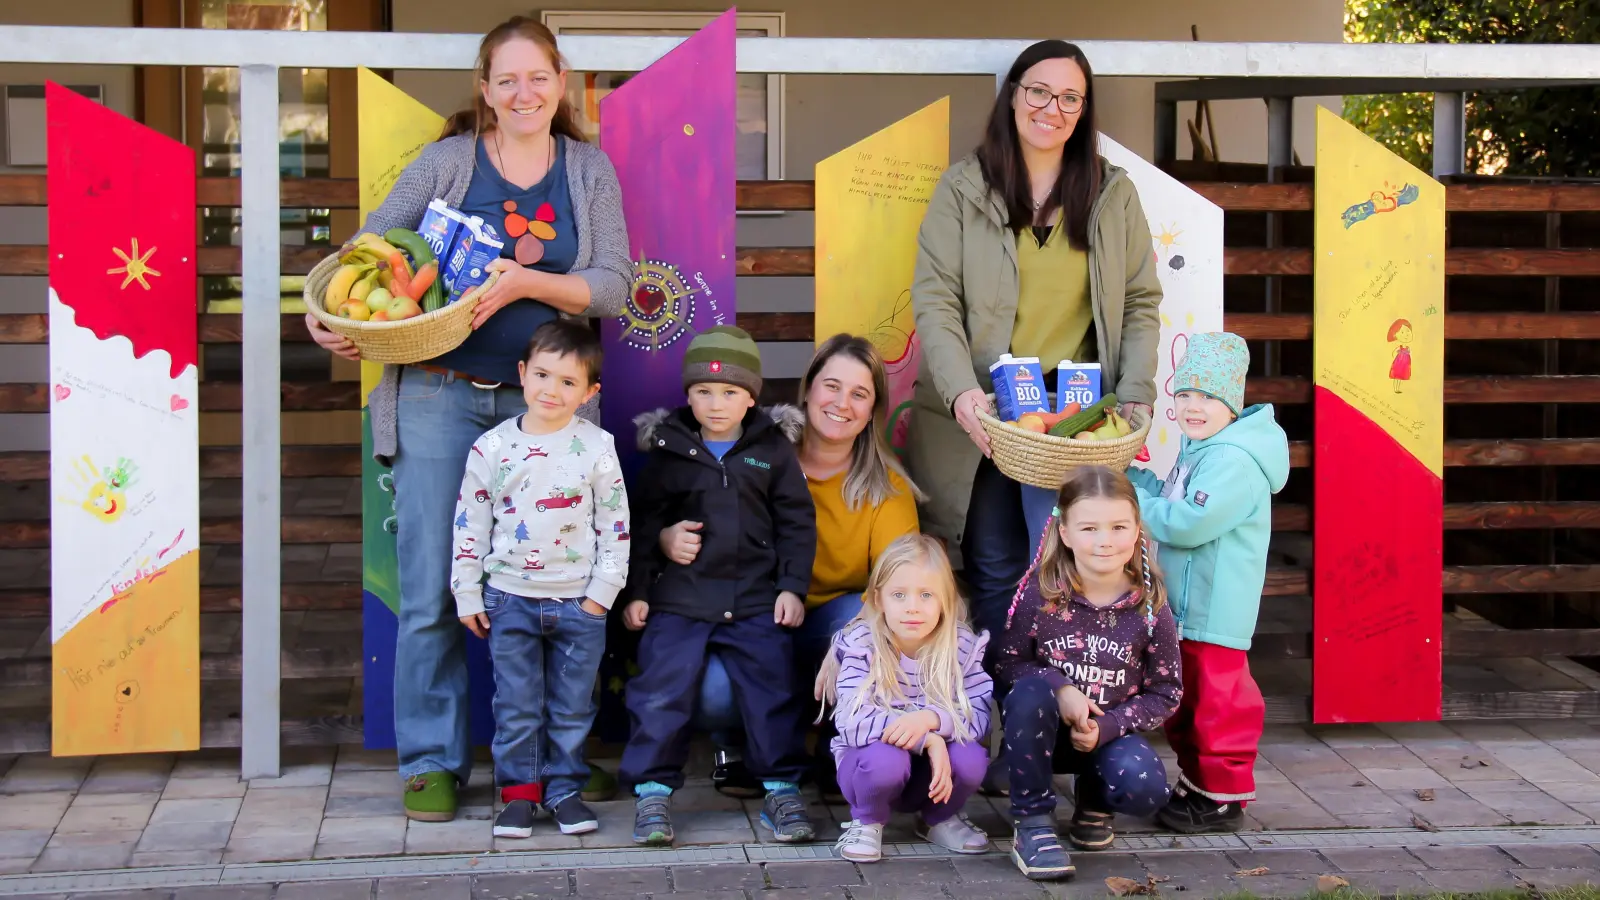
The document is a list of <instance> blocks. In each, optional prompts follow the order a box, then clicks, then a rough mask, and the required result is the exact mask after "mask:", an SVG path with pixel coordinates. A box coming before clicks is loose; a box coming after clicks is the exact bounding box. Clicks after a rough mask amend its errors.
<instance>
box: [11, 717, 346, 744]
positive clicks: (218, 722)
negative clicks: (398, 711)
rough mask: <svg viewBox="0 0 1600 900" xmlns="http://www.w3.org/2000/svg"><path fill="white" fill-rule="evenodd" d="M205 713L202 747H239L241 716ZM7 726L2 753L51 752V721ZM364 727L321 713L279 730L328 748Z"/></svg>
mask: <svg viewBox="0 0 1600 900" xmlns="http://www.w3.org/2000/svg"><path fill="white" fill-rule="evenodd" d="M202 708H203V707H202ZM201 716H202V718H201V719H200V746H201V748H203V749H207V750H210V749H217V748H230V747H237V746H239V741H240V737H241V733H242V729H241V725H240V721H239V718H238V717H237V716H228V717H219V718H210V717H207V716H206V714H205V713H204V712H202V714H201ZM6 726H7V727H6V728H4V729H0V753H6V754H12V753H49V752H50V723H49V722H48V721H43V720H40V721H12V720H8V721H7V722H6ZM361 727H362V725H361V717H360V716H358V715H348V716H319V717H316V718H309V719H284V720H283V724H282V725H281V726H280V728H279V731H278V733H279V734H280V735H281V736H282V741H283V744H284V746H287V747H326V746H332V745H334V744H359V743H361Z"/></svg>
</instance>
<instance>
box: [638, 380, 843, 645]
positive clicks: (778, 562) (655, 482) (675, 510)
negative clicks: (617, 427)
mask: <svg viewBox="0 0 1600 900" xmlns="http://www.w3.org/2000/svg"><path fill="white" fill-rule="evenodd" d="M774 413H776V414H778V416H779V418H781V419H784V420H785V425H786V426H790V425H791V423H792V422H794V421H795V420H797V419H798V417H797V416H794V415H793V414H792V410H786V409H783V408H782V407H780V408H777V409H775V410H774ZM634 422H635V423H636V424H637V425H638V426H639V448H640V449H641V450H645V451H648V453H649V457H648V458H647V459H646V460H645V464H644V467H643V469H642V470H641V471H640V472H639V476H638V478H637V479H636V480H635V485H634V487H633V488H631V489H630V490H629V497H628V506H629V511H630V512H631V514H632V516H633V534H634V542H633V557H632V561H631V563H630V572H629V574H630V579H629V580H630V583H631V587H630V591H631V593H632V596H633V597H634V598H635V599H640V600H645V601H647V602H649V604H650V611H651V612H652V613H655V612H658V611H663V612H670V613H673V614H675V615H680V616H685V617H687V618H691V619H699V620H702V621H706V622H727V621H733V620H735V619H745V618H749V617H751V616H758V615H764V616H770V615H772V611H773V607H774V605H775V604H776V602H777V599H778V592H779V591H793V592H794V593H796V594H798V595H799V596H800V597H802V598H804V597H805V595H806V591H807V590H808V589H809V588H810V586H811V563H812V559H813V557H815V555H816V552H817V513H816V508H815V507H814V506H812V503H811V492H810V490H808V489H807V487H806V478H805V473H804V472H802V471H801V469H800V458H799V456H797V455H796V454H795V449H794V444H793V443H792V441H791V438H790V437H789V436H787V435H786V434H785V433H784V431H783V429H781V428H780V427H779V426H778V424H777V422H775V421H774V420H773V417H772V416H771V415H768V413H767V412H766V411H765V410H762V409H759V408H757V409H751V410H750V411H749V412H748V413H746V414H745V417H744V432H743V434H742V435H741V436H740V438H739V442H738V443H737V444H735V445H734V446H733V448H732V449H731V450H729V451H728V452H727V453H726V454H724V456H723V457H722V460H721V461H720V462H719V461H718V460H717V458H716V456H714V455H713V454H712V453H711V451H710V450H708V449H706V445H705V442H704V441H703V440H701V438H700V424H699V423H698V422H696V421H695V418H694V413H693V412H692V411H691V410H690V409H689V407H687V406H684V407H680V408H679V409H676V410H673V411H671V412H668V411H666V410H657V411H656V412H654V413H646V414H644V415H642V416H639V417H638V418H636V419H634ZM685 519H689V520H692V521H696V522H702V523H704V527H703V528H701V530H700V553H699V555H698V556H696V557H695V560H694V562H692V563H690V564H689V565H687V566H681V565H678V564H677V563H674V562H671V561H670V560H668V559H667V558H666V555H665V554H663V553H662V552H661V543H660V535H661V531H662V529H664V528H667V527H668V526H671V525H674V524H676V523H678V522H680V521H683V520H685Z"/></svg>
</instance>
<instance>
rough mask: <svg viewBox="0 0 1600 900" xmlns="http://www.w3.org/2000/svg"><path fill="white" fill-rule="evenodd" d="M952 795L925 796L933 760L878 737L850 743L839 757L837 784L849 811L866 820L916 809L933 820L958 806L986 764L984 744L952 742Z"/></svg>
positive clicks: (926, 819)
mask: <svg viewBox="0 0 1600 900" xmlns="http://www.w3.org/2000/svg"><path fill="white" fill-rule="evenodd" d="M949 749H950V799H949V800H946V801H945V802H943V803H934V802H933V801H932V800H929V799H928V785H929V783H930V782H931V781H932V779H933V766H932V765H930V764H929V763H928V758H927V757H926V756H922V755H920V754H914V753H911V752H910V751H908V750H901V749H900V748H899V747H896V746H894V745H893V744H885V743H883V742H882V741H878V742H876V743H873V744H869V745H868V746H866V747H851V748H849V749H847V750H845V751H844V753H843V754H842V755H841V756H840V758H839V790H840V792H841V793H843V794H844V797H845V799H846V800H848V801H850V815H851V816H853V817H854V818H855V819H856V821H858V822H861V823H863V824H866V825H883V824H886V823H888V821H889V814H890V813H891V812H920V813H922V820H923V821H924V822H927V823H928V824H929V825H937V824H939V823H940V822H943V821H945V820H946V819H949V818H950V817H952V816H954V815H955V814H956V813H958V812H960V811H961V807H963V806H964V805H966V802H967V798H968V797H971V796H972V793H973V791H976V790H977V789H978V784H979V783H980V782H982V781H983V773H984V772H985V770H987V769H988V767H989V752H988V751H987V750H986V749H984V746H983V745H982V744H977V743H969V744H951V745H949Z"/></svg>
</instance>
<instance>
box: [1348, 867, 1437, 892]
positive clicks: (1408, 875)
mask: <svg viewBox="0 0 1600 900" xmlns="http://www.w3.org/2000/svg"><path fill="white" fill-rule="evenodd" d="M1412 865H1413V866H1415V865H1416V863H1412ZM1344 877H1345V878H1346V880H1348V881H1349V882H1350V886H1351V887H1353V888H1355V889H1356V890H1358V891H1368V892H1376V893H1380V894H1383V895H1385V896H1388V895H1391V894H1419V893H1426V892H1427V891H1429V890H1430V889H1431V887H1432V886H1431V885H1429V884H1428V882H1426V881H1424V880H1423V878H1422V876H1421V875H1419V874H1417V872H1415V871H1411V870H1404V869H1392V870H1388V871H1382V872H1352V873H1348V874H1346V875H1345V876H1344Z"/></svg>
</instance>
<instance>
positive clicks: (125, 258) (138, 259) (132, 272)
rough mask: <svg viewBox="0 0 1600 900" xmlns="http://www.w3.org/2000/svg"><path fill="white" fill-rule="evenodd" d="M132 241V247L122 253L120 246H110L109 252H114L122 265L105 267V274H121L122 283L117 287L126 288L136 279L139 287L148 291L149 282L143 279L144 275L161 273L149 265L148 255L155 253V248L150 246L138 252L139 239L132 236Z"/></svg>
mask: <svg viewBox="0 0 1600 900" xmlns="http://www.w3.org/2000/svg"><path fill="white" fill-rule="evenodd" d="M132 243H133V248H132V250H130V251H129V252H128V253H123V252H122V250H121V248H118V247H112V248H111V252H112V253H115V254H116V255H117V258H118V259H120V260H122V262H123V265H122V267H121V268H117V269H107V270H106V274H107V275H121V276H123V278H122V285H121V287H120V288H119V289H126V288H127V287H128V285H130V284H132V283H133V282H135V281H137V282H139V286H140V287H142V288H144V289H145V290H147V291H148V290H150V282H148V281H146V280H145V276H146V275H151V276H154V275H160V274H161V273H160V272H157V271H156V270H155V269H152V268H150V266H149V262H150V257H152V256H155V255H156V248H154V247H151V248H150V249H149V250H146V251H145V252H144V253H142V254H141V253H140V252H139V239H138V238H133V239H132Z"/></svg>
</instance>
